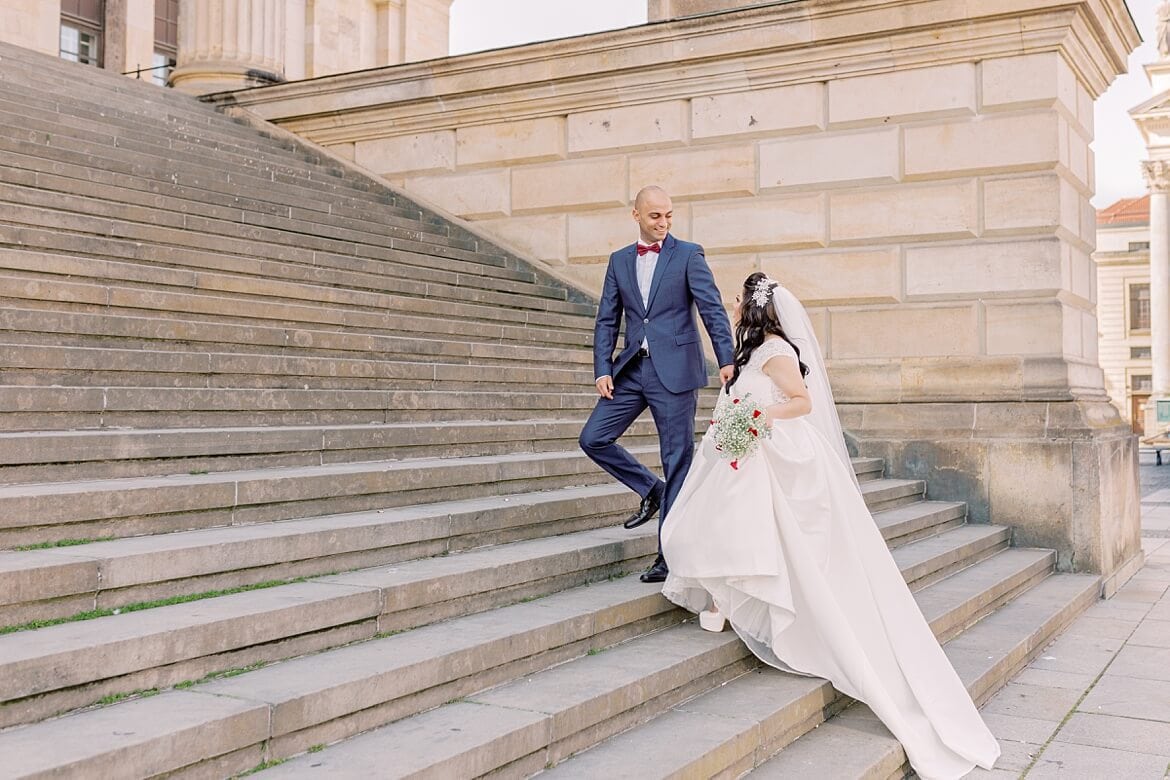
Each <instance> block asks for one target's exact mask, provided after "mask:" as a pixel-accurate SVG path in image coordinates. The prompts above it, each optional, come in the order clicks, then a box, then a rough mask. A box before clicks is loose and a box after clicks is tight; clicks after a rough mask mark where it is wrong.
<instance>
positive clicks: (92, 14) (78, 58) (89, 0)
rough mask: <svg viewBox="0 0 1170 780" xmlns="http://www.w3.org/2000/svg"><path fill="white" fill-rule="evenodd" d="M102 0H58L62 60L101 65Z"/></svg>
mask: <svg viewBox="0 0 1170 780" xmlns="http://www.w3.org/2000/svg"><path fill="white" fill-rule="evenodd" d="M104 5H105V4H104V2H103V0H61V47H60V54H61V58H62V59H66V60H72V61H73V62H80V63H83V64H85V65H97V66H98V67H99V68H100V67H101V65H102V30H103V28H104V26H105V25H104V19H105V8H104Z"/></svg>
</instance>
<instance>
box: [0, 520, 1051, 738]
mask: <svg viewBox="0 0 1170 780" xmlns="http://www.w3.org/2000/svg"><path fill="white" fill-rule="evenodd" d="M607 533H608V534H612V535H614V537H613V538H616V539H617V540H620V541H614V542H612V544H633V543H634V542H632V541H631V539H630V534H629V532H627V531H625V530H624V529H621V528H614V529H605V530H601V531H593V532H585V534H582V536H585V535H590V534H591V535H592V536H593V537H594V538H599V537H601V536H604V535H605V534H607ZM635 535H636V536H638V538H639V539H641V540H642V541H641V542H640V544H642V545H644V549H640V550H639V551H638V552H640V553H642V556H641V558H640V559H642V560H644V557H645V555H646V554H652V553H653V550H654V545H655V536H654V532H653V530H650V531H646V532H643V533H641V535H640V536H639V535H637V534H635ZM558 540H559V541H558ZM558 544H559V545H563V546H561V547H557V545H558ZM912 544H914V543H912ZM541 546H544V548H548V547H556V549H557V550H559V551H561V552H566V551H571V550H572V549H575V547H576V545H575V542H574V541H573V540H569V541H566V540H565V537H556V538H554V539H545V540H539V541H534V542H520V543H516V544H513V545H507V546H505V547H501V548H489V549H487V550H481V551H473V552H469V553H465V554H462V555H459V556H451V557H450V558H437V559H428V560H425V561H416V562H413V563H408V564H401V565H398V566H391V567H382V568H381V569H373V570H366V571H362V572H353V573H350V574H346V575H337V576H333V577H324V578H319V579H317V580H312V581H310V582H304V583H297V584H292V585H285V586H280V587H277V588H272V589H269V590H265V591H254V592H251V593H248V594H237V595H236V596H223V597H219V598H214V599H207V600H205V601H202V602H193V603H190V604H182V605H175V606H172V607H159V608H157V609H153V610H147V611H144V612H135V613H130V614H126V615H119V616H112V617H105V618H97V619H95V620H89V621H83V622H80V623H72V624H63V625H59V626H52V627H49V628H45V629H39V630H37V631H31V632H21V633H16V634H9V635H7V636H0V659H8V661H7V663H5V662H0V670H2V671H3V672H4V674H0V696H3V697H4V698H6V699H8V700H12V704H11V705H4V708H3V709H0V716H3V715H2V714H3V713H4V712H5V711H7V712H8V713H9V715H7V716H3V717H5V720H4V722H5V723H17V722H21V719H24V720H30V719H35V718H41V717H44V716H45V715H46V713H48V712H49V711H52V710H53V709H54V708H56V710H57V711H60V710H61V709H64V708H65V707H71V706H78V705H79V704H80V703H81V702H82V701H83V700H84V699H85V697H87V696H88V697H92V698H96V696H100V695H108V694H109V693H111V692H113V691H117V690H127V686H130V688H129V689H133V688H134V687H140V688H141V687H155V686H166V685H172V684H175V683H176V682H177V681H181V680H182V679H184V678H185V677H186V678H190V677H192V676H198V675H199V674H204V673H207V672H208V671H210V670H213V669H217V668H223V666H222V663H223V659H224V657H225V655H226V654H228V653H233V652H234V654H233V655H231V656H230V657H231V658H232V660H233V661H234V662H235V663H237V664H239V665H244V664H246V663H250V662H253V661H255V660H256V657H257V655H259V656H260V657H261V658H265V656H264V655H262V654H261V650H262V649H263V648H258V647H257V645H259V644H260V643H261V642H263V643H264V644H270V643H273V642H275V641H276V637H274V635H273V634H272V633H271V632H272V631H278V630H279V627H280V626H284V630H285V631H295V632H298V635H305V634H306V633H307V632H308V631H310V630H311V629H312V627H314V626H316V625H317V624H318V623H320V622H321V621H326V622H327V624H328V625H331V626H336V625H339V624H340V623H342V622H343V621H345V622H346V623H345V624H346V625H351V624H352V625H358V626H362V628H361V630H362V631H364V632H368V634H367V635H368V636H373V635H374V632H375V630H377V631H384V630H386V629H384V628H382V627H381V623H378V624H377V625H373V624H371V621H372V620H374V619H375V618H376V617H377V615H379V614H381V612H382V611H385V608H384V607H381V606H379V605H380V604H386V603H396V602H394V601H393V598H394V594H397V593H400V592H402V589H403V588H404V587H405V585H404V583H406V582H417V580H418V578H420V577H421V578H425V579H433V578H434V577H435V576H436V575H435V571H436V570H435V567H436V566H437V567H439V569H440V570H441V576H442V577H445V578H447V579H446V580H445V581H447V582H450V583H453V586H454V587H458V588H462V589H463V590H462V591H460V592H461V593H482V592H484V591H485V589H487V588H486V587H485V586H484V585H481V584H479V583H477V582H476V581H475V580H476V577H481V576H489V577H499V576H508V574H509V573H512V572H514V570H521V571H522V570H524V569H525V568H526V567H525V566H523V565H518V566H517V567H512V568H510V567H507V566H503V565H501V562H500V556H504V557H507V556H520V555H522V553H523V551H524V550H526V549H527V550H531V549H534V548H539V547H541ZM1012 552H1013V553H1014V552H1016V551H1012ZM514 559H515V558H514V557H513V558H508V560H514ZM940 560H945V556H940ZM469 562H470V563H469ZM467 565H474V566H477V567H478V569H477V571H481V572H483V574H479V575H473V574H469V573H468V569H467V568H466V566H467ZM1047 565H1048V566H1049V567H1050V566H1051V558H1049V559H1048V564H1047ZM550 570H551V571H559V570H560V566H559V565H554V564H551V563H550ZM500 572H503V573H504V574H500ZM512 576H515V575H514V574H512ZM412 577H413V578H412ZM1016 584H1017V585H1018V583H1016ZM1011 589H1012V587H1009V585H1008V584H1001V586H1000V590H1001V591H1002V592H1004V593H1007V592H1009V591H1010V590H1011ZM439 590H440V589H439V587H438V586H437V585H434V584H428V585H422V584H418V585H416V586H415V590H413V591H410V592H413V593H418V594H422V595H421V596H420V597H419V598H421V599H422V601H423V603H432V601H433V599H434V598H435V597H434V596H433V595H430V594H434V593H436V592H438V591H439ZM245 596H246V597H250V598H242V597H245ZM439 598H445V596H444V595H442V594H440V596H439ZM968 602H970V603H972V604H974V603H978V604H979V605H981V606H986V605H987V604H989V603H994V602H995V598H994V597H991V596H988V595H987V594H986V593H980V594H979V595H978V596H972V597H970V598H968V599H966V600H965V601H964V603H965V604H966V603H968ZM302 603H303V604H304V606H301V605H302ZM417 603H418V602H417V601H415V602H410V604H411V605H412V606H414V605H416V604H417ZM265 608H267V611H266V609H265ZM290 612H295V613H296V614H297V615H299V614H300V613H301V612H310V613H311V614H312V615H314V616H317V617H316V618H315V619H316V621H317V622H316V623H314V621H313V619H310V618H309V617H308V616H305V617H304V618H300V617H297V618H293V617H292V616H291V615H289V614H288V613H290ZM606 613H608V614H606ZM413 614H417V615H423V616H426V615H429V614H430V612H429V610H425V609H424V610H418V611H416V612H414V613H413ZM972 614H973V612H972ZM278 615H279V616H282V617H283V620H278V619H277V616H278ZM682 616H683V613H682V611H681V610H676V609H673V608H672V606H671V605H670V604H669V603H668V602H666V600H665V599H663V598H662V596H661V594H660V593H659V591H658V588H656V587H654V586H646V585H643V584H642V583H640V582H638V581H637V580H636V579H635V578H632V577H631V578H626V579H622V580H618V581H615V582H609V583H603V584H601V585H593V586H589V587H585V588H580V587H579V588H574V589H572V590H567V591H563V592H560V593H557V594H555V595H552V596H548V597H547V598H544V599H539V600H536V601H530V602H526V603H520V604H513V605H512V606H507V607H501V608H499V609H496V610H492V611H489V612H483V613H479V614H475V615H471V616H467V617H458V618H453V619H451V620H447V621H444V622H440V623H436V624H433V625H430V626H427V627H424V628H421V629H416V630H413V631H407V632H405V633H402V634H398V635H394V636H389V637H386V638H382V639H377V640H375V641H372V642H363V643H359V644H355V645H350V646H348V647H339V648H336V649H332V650H328V651H326V652H325V653H324V654H317V655H310V656H304V657H300V658H295V659H292V660H288V661H283V662H278V663H273V664H271V665H270V666H267V667H265V668H262V669H259V670H258V671H252V672H248V673H246V674H241V675H239V676H234V677H230V678H224V679H220V680H216V681H213V682H209V683H206V684H204V685H199V686H196V687H195V688H193V689H191V690H193V691H199V692H204V693H215V694H219V695H225V696H232V697H235V698H239V699H245V700H257V701H264V702H267V703H268V704H269V705H270V706H271V707H272V733H271V734H270V735H269V740H270V741H269V749H270V750H271V751H273V752H272V755H271V756H270V757H285V756H288V755H292V754H295V753H298V752H302V751H304V750H305V749H307V748H308V747H309V746H311V745H314V744H318V743H322V742H333V741H336V740H338V739H342V738H344V737H347V736H351V735H352V734H354V733H357V732H359V731H363V730H366V729H369V728H372V727H374V726H377V725H380V724H381V723H385V722H388V721H392V720H398V719H399V718H401V717H405V716H407V715H411V714H414V713H416V712H419V711H421V710H425V709H429V708H430V707H432V706H435V705H437V704H441V703H443V702H446V701H450V700H451V699H453V698H458V697H460V696H465V695H467V694H469V693H473V692H475V691H480V690H483V689H484V688H486V687H489V686H490V685H493V684H496V683H499V682H504V681H508V680H513V679H516V678H517V677H520V676H522V675H523V674H526V673H529V672H533V671H537V670H540V669H547V668H550V667H551V666H553V665H555V664H556V663H558V662H560V661H564V660H569V659H571V658H574V657H578V656H580V655H582V654H583V653H584V652H585V651H586V650H590V649H593V650H597V649H600V648H604V647H607V646H610V645H613V644H614V643H615V642H617V641H621V640H622V639H627V638H631V637H633V636H638V635H641V634H644V633H646V631H648V630H651V629H653V628H657V627H662V626H664V625H670V624H674V623H677V622H679V620H680V619H681V617H682ZM953 620H954V619H952V622H953ZM241 624H244V625H246V626H249V627H250V628H249V629H248V630H246V631H245V630H244V629H243V628H242V627H241ZM621 625H624V626H625V627H626V629H627V630H626V631H624V632H623V631H622V630H620V629H618V628H615V626H621ZM269 626H274V628H272V629H268V628H267V627H269ZM113 627H117V629H116V630H112V628H113ZM391 630H394V629H391ZM550 639H551V640H552V641H550ZM128 645H132V646H134V647H135V648H137V650H136V652H135V653H133V654H128V653H126V652H125V647H127V646H128ZM554 645H555V647H557V648H560V651H558V652H550V651H551V650H552V649H553V646H554ZM246 648H252V652H251V653H250V654H249V653H245V652H243V649H246ZM301 652H303V651H301ZM740 652H741V653H746V651H744V650H742V649H741V650H740ZM107 653H108V654H110V658H109V659H107V658H106V655H107ZM288 654H289V655H291V654H292V653H288ZM209 656H210V657H209ZM271 657H273V656H272V655H271V654H270V655H268V656H267V658H271ZM743 657H745V658H746V655H743ZM521 658H527V659H528V663H527V664H525V663H524V662H519V663H518V661H520V659H521ZM200 659H203V660H202V661H200ZM217 664H221V665H219V666H217ZM18 667H19V669H18ZM61 669H64V670H67V671H66V672H65V673H64V674H60V673H57V672H56V671H54V670H61ZM99 680H101V681H104V687H103V685H96V684H95V683H97V681H99ZM3 681H8V683H7V686H5V682H3ZM67 686H69V687H67ZM75 689H76V690H75ZM54 691H56V692H57V693H53V692H54ZM95 694H96V696H95ZM18 696H19V697H20V698H15V697H18ZM18 704H19V705H21V706H19V707H17V706H16V705H18ZM114 706H122V705H114ZM76 717H84V713H83V714H81V715H78V716H76ZM80 726H81V724H79V727H80ZM44 728H50V727H48V726H47V724H37V725H32V726H30V727H28V728H27V729H17V730H14V731H10V732H9V733H7V734H0V750H2V751H4V752H5V754H6V755H8V754H10V753H12V751H13V747H12V745H13V743H12V742H10V741H7V740H19V739H21V738H19V737H13V736H12V735H14V734H21V733H23V734H29V733H30V732H35V731H36V730H38V729H44ZM23 744H26V745H27V744H28V742H27V741H26V742H24V743H23ZM208 758H212V757H211V756H208Z"/></svg>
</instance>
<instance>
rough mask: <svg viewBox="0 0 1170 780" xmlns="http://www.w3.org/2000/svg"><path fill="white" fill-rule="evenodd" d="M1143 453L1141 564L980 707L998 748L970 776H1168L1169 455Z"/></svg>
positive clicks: (1138, 779)
mask: <svg viewBox="0 0 1170 780" xmlns="http://www.w3.org/2000/svg"><path fill="white" fill-rule="evenodd" d="M1164 462H1165V464H1166V465H1164V466H1155V465H1153V464H1154V456H1153V453H1150V454H1149V455H1146V454H1145V453H1143V454H1142V458H1141V487H1142V537H1143V538H1142V548H1143V549H1144V550H1145V552H1146V554H1147V556H1148V557H1147V559H1146V565H1145V567H1143V568H1142V570H1141V571H1139V572H1138V573H1137V574H1135V575H1134V576H1133V578H1132V579H1130V581H1129V582H1128V583H1126V584H1125V586H1124V587H1122V588H1121V590H1119V591H1118V592H1117V593H1116V594H1115V595H1114V596H1113V597H1112V598H1110V599H1109V600H1107V601H1101V602H1098V603H1097V604H1094V605H1093V606H1092V607H1090V608H1089V609H1088V610H1086V611H1085V613H1084V614H1083V615H1081V616H1080V617H1079V618H1077V619H1076V620H1075V621H1074V622H1073V624H1072V625H1071V626H1069V628H1068V629H1066V630H1065V631H1064V633H1062V634H1061V635H1060V636H1059V637H1058V638H1057V639H1056V640H1055V641H1054V642H1053V643H1052V644H1050V645H1049V646H1048V647H1046V648H1045V649H1044V651H1043V652H1042V653H1041V654H1040V655H1039V656H1037V657H1036V660H1034V661H1033V662H1032V663H1031V664H1029V665H1028V666H1027V667H1026V668H1025V669H1024V670H1023V671H1021V672H1020V673H1019V674H1018V675H1016V676H1015V677H1014V678H1013V679H1012V681H1011V682H1009V683H1008V684H1007V685H1006V686H1004V688H1003V689H1002V690H1001V691H1000V692H999V693H997V694H996V695H995V696H994V697H992V699H991V700H990V701H988V702H987V704H985V705H984V706H983V710H982V712H983V717H984V719H985V720H986V721H987V725H988V726H989V727H990V728H991V730H992V732H993V733H994V734H995V736H996V737H997V738H998V739H999V741H1000V745H1001V747H1002V748H1003V755H1002V756H1001V758H1000V760H999V763H998V764H997V765H996V768H995V769H994V770H993V771H990V772H986V771H983V770H976V771H975V772H973V773H971V774H970V775H968V777H969V778H971V780H981V779H983V778H1024V777H1026V778H1028V780H1048V779H1049V778H1059V779H1060V780H1145V779H1146V778H1149V780H1165V779H1166V778H1170V452H1167V453H1164Z"/></svg>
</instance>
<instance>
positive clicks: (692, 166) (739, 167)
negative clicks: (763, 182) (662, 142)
mask: <svg viewBox="0 0 1170 780" xmlns="http://www.w3.org/2000/svg"><path fill="white" fill-rule="evenodd" d="M647 184H657V185H659V186H661V187H663V188H665V189H666V191H667V192H669V193H670V195H671V197H672V198H674V199H679V200H682V199H686V198H695V199H709V198H718V197H736V196H747V195H752V194H754V193H755V191H756V150H755V148H754V147H752V146H751V145H750V144H742V145H738V146H722V147H718V148H714V149H695V150H688V151H685V152H655V153H653V154H639V155H635V156H632V157H630V202H631V203H632V202H633V199H634V196H635V195H636V194H637V192H638V190H640V189H641V188H642V187H644V186H646V185H647Z"/></svg>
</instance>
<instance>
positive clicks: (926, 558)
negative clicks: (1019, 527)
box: [891, 523, 1012, 588]
mask: <svg viewBox="0 0 1170 780" xmlns="http://www.w3.org/2000/svg"><path fill="white" fill-rule="evenodd" d="M1011 538H1012V529H1011V528H1010V527H1008V526H1000V525H987V524H984V523H968V524H965V525H961V526H958V527H957V528H952V529H950V530H949V531H943V532H941V533H937V534H935V535H934V536H928V537H926V538H923V539H919V540H917V541H914V542H908V543H906V544H903V545H900V546H898V547H896V548H895V549H894V550H892V551H891V552H892V554H893V556H894V560H896V561H897V562H898V567H899V568H901V569H902V571H903V572H906V573H907V579H908V580H910V581H912V582H915V583H917V585H916V587H920V588H921V587H925V586H926V585H929V584H931V583H933V582H936V581H938V580H940V579H942V578H943V577H945V576H947V575H948V574H952V573H954V572H956V571H958V570H959V569H962V568H964V567H966V566H970V565H971V564H972V563H975V562H977V561H981V560H983V559H984V558H987V557H989V556H992V555H995V554H996V553H997V552H999V551H1000V550H1003V549H1006V548H1007V547H1008V545H1009V544H1011Z"/></svg>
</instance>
